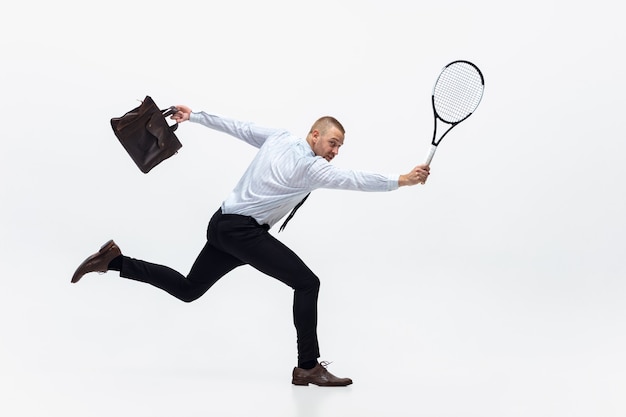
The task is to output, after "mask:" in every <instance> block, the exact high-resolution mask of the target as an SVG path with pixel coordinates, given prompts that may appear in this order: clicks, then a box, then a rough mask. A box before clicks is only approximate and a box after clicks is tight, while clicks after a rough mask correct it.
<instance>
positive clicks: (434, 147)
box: [424, 145, 437, 165]
mask: <svg viewBox="0 0 626 417" xmlns="http://www.w3.org/2000/svg"><path fill="white" fill-rule="evenodd" d="M436 151H437V145H433V146H431V147H430V152H429V153H428V157H427V158H426V162H425V163H424V164H425V165H430V162H431V161H432V160H433V156H435V152H436Z"/></svg>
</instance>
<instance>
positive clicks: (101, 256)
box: [72, 240, 122, 283]
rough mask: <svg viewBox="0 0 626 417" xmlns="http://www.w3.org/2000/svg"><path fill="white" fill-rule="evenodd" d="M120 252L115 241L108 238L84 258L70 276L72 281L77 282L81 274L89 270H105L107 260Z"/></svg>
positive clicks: (107, 265)
mask: <svg viewBox="0 0 626 417" xmlns="http://www.w3.org/2000/svg"><path fill="white" fill-rule="evenodd" d="M121 254H122V251H120V248H119V247H118V246H117V245H116V244H115V242H113V241H112V240H109V241H108V242H107V243H105V244H104V245H102V247H101V248H100V250H99V251H98V252H96V253H94V254H93V255H91V256H90V257H89V258H87V259H85V260H84V261H83V263H82V264H80V265H79V266H78V268H77V269H76V272H74V276H73V277H72V283H76V282H78V281H79V280H80V279H81V278H82V277H83V275H85V274H87V273H89V272H106V271H107V270H108V267H109V262H111V261H112V260H113V259H115V258H117V257H118V256H120V255H121Z"/></svg>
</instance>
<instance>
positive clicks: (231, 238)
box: [72, 105, 430, 386]
mask: <svg viewBox="0 0 626 417" xmlns="http://www.w3.org/2000/svg"><path fill="white" fill-rule="evenodd" d="M177 107H178V112H177V113H176V114H174V115H173V116H172V119H174V120H175V121H176V122H178V123H182V122H185V121H187V120H189V121H191V122H195V123H200V124H202V125H204V126H207V127H209V128H211V129H214V130H218V131H221V132H224V133H227V134H229V135H232V136H234V137H236V138H239V139H241V140H243V141H245V142H247V143H249V144H250V145H253V146H255V147H257V148H259V151H258V153H257V155H256V157H255V158H254V160H253V161H252V163H251V164H250V166H249V167H248V169H247V170H246V172H245V173H244V174H243V176H242V178H241V179H240V180H239V183H238V184H237V185H236V186H235V188H234V189H233V191H232V192H231V193H230V195H229V196H228V197H227V198H226V200H224V201H223V203H222V205H221V207H220V209H219V210H217V212H216V213H215V214H214V215H213V217H212V218H211V220H210V222H209V226H208V231H207V243H206V245H205V246H204V248H203V249H202V251H201V252H200V254H199V255H198V257H197V259H196V261H195V262H194V264H193V266H192V268H191V271H190V272H189V274H188V275H187V276H186V277H185V276H183V275H182V274H180V273H178V272H176V271H174V270H172V269H171V268H168V267H166V266H162V265H157V264H152V263H148V262H144V261H140V260H137V259H132V258H129V257H127V256H123V255H122V253H121V251H120V249H119V247H118V246H117V245H116V244H115V242H113V241H112V240H111V241H109V242H107V243H106V244H105V245H104V246H102V248H101V249H100V250H99V251H98V252H97V253H95V254H93V255H91V256H90V257H88V258H87V259H86V260H85V261H84V262H83V263H82V264H81V265H80V266H79V267H78V269H77V270H76V272H75V273H74V276H73V277H72V282H74V283H75V282H78V281H79V280H80V279H81V277H82V276H83V275H85V274H86V273H89V272H96V271H97V272H106V271H109V270H113V271H119V273H120V276H122V277H124V278H130V279H133V280H136V281H141V282H145V283H149V284H151V285H153V286H155V287H158V288H160V289H162V290H164V291H167V292H168V293H170V294H171V295H173V296H174V297H177V298H179V299H180V300H183V301H185V302H191V301H193V300H196V299H198V298H199V297H201V296H202V295H203V294H204V293H205V292H206V291H207V290H208V289H209V288H211V286H212V285H213V284H215V282H217V280H218V279H220V278H221V277H222V276H224V275H225V274H227V273H228V272H229V271H231V270H232V269H234V268H236V267H238V266H241V265H245V264H248V265H251V266H253V267H254V268H256V269H258V270H259V271H261V272H263V273H265V274H267V275H269V276H271V277H274V278H276V279H278V280H280V281H282V282H283V283H285V284H287V285H289V286H290V287H291V288H293V290H294V300H293V319H294V325H295V328H296V335H297V348H298V365H297V366H296V367H295V368H294V369H293V372H292V383H293V384H295V385H308V384H315V385H318V386H346V385H350V384H351V383H352V380H351V379H349V378H338V377H336V376H334V375H333V374H331V373H330V372H328V370H327V369H326V363H325V362H322V363H319V362H318V358H319V357H320V352H319V345H318V340H317V297H318V291H319V285H320V281H319V279H318V278H317V276H315V274H314V273H313V272H311V270H310V269H309V268H308V267H307V266H306V265H305V264H304V262H302V260H301V259H300V258H299V257H298V256H297V255H296V254H295V253H294V252H292V251H291V250H290V249H289V248H288V247H287V246H285V245H284V244H282V243H281V242H280V241H278V240H277V239H276V238H275V237H273V236H272V235H271V234H270V233H269V229H270V228H271V227H272V226H274V225H275V224H276V223H277V222H278V221H279V220H280V219H281V218H283V217H284V216H285V215H286V214H287V213H289V211H290V210H291V211H292V212H291V214H290V216H289V217H288V218H287V220H286V222H287V221H289V219H290V218H291V216H293V214H294V212H295V210H296V209H297V208H298V206H299V204H298V203H300V204H301V202H303V200H304V199H305V198H306V197H307V196H308V194H309V193H310V192H311V191H313V190H315V189H318V188H334V189H344V190H360V191H391V190H395V189H397V188H398V187H400V186H405V185H416V184H424V183H425V182H426V180H427V178H428V175H429V171H430V170H429V167H428V166H426V165H419V166H417V167H415V168H413V169H412V170H411V171H410V172H409V173H407V174H404V175H392V176H388V175H380V174H374V173H368V172H363V171H352V170H345V169H340V168H337V167H335V166H333V165H331V164H330V162H331V161H332V160H333V158H335V156H337V154H338V153H339V148H340V147H341V146H342V145H343V142H344V135H345V131H344V128H343V126H342V125H341V124H340V123H339V122H338V121H337V120H336V119H334V118H332V117H328V116H327V117H322V118H321V119H319V120H317V121H316V122H315V123H314V124H313V126H312V127H311V130H310V131H309V133H308V135H307V136H306V139H305V140H303V139H301V138H299V137H296V136H294V135H292V134H290V133H289V132H287V131H284V130H278V129H268V128H263V127H258V126H256V125H254V124H252V123H244V122H240V121H236V120H233V119H229V118H224V117H219V116H215V115H211V114H207V113H205V112H192V110H191V109H190V108H189V107H187V106H183V105H181V106H177ZM294 207H295V208H294ZM286 222H285V223H283V226H282V227H284V226H285V225H286ZM282 227H281V230H282Z"/></svg>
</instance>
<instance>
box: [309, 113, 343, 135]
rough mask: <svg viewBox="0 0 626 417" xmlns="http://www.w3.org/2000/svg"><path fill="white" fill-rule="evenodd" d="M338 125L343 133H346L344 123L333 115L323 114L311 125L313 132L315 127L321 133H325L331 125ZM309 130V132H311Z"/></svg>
mask: <svg viewBox="0 0 626 417" xmlns="http://www.w3.org/2000/svg"><path fill="white" fill-rule="evenodd" d="M331 126H332V127H336V128H337V129H339V131H340V132H341V133H342V134H344V135H345V134H346V130H345V129H344V128H343V125H342V124H341V123H339V120H337V119H335V118H334V117H332V116H323V117H320V118H319V119H317V120H316V121H315V123H313V126H311V130H310V132H313V131H314V130H315V129H317V130H319V131H320V133H325V132H326V130H328V128H329V127H331ZM310 132H309V133H310Z"/></svg>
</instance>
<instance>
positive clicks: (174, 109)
mask: <svg viewBox="0 0 626 417" xmlns="http://www.w3.org/2000/svg"><path fill="white" fill-rule="evenodd" d="M177 112H178V108H177V107H176V106H170V107H168V108H167V109H164V110H161V113H163V117H167V116H171V115H172V114H175V113H177ZM170 129H172V132H173V131H175V130H176V129H178V123H176V124H174V125H172V126H170Z"/></svg>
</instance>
